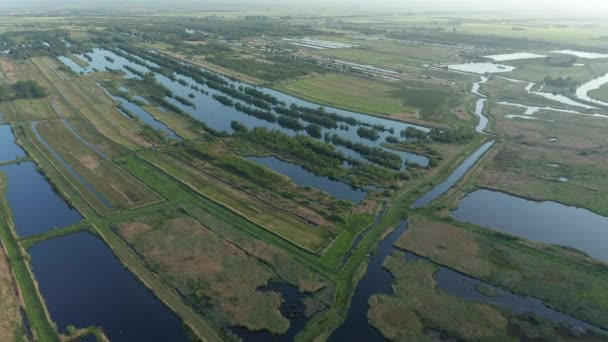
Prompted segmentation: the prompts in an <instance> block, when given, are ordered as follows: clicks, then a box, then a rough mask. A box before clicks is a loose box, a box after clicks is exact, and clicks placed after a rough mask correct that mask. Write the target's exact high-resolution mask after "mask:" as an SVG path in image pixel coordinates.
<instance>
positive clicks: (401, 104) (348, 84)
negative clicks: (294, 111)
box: [277, 73, 468, 123]
mask: <svg viewBox="0 0 608 342" xmlns="http://www.w3.org/2000/svg"><path fill="white" fill-rule="evenodd" d="M277 90H280V91H284V92H286V93H289V94H291V95H294V96H297V97H300V98H302V99H305V100H308V101H310V102H313V103H319V104H322V105H327V106H332V107H336V108H342V109H347V110H351V111H355V112H360V113H366V114H371V115H379V116H385V117H388V118H391V119H395V120H404V121H407V120H415V119H422V120H428V121H433V122H441V123H450V122H454V121H455V120H456V117H455V116H454V115H452V114H451V110H452V109H455V108H458V107H463V108H464V107H466V106H467V101H468V99H467V96H464V97H463V96H462V94H460V93H459V92H457V91H456V89H454V88H453V87H441V86H437V85H432V84H427V83H425V82H422V81H398V82H380V81H375V80H373V79H366V78H361V77H358V76H352V75H348V74H334V73H331V74H325V75H323V76H319V77H311V78H303V79H300V80H297V81H292V82H288V83H283V84H280V85H278V86H277Z"/></svg>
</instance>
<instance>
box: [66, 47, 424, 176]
mask: <svg viewBox="0 0 608 342" xmlns="http://www.w3.org/2000/svg"><path fill="white" fill-rule="evenodd" d="M87 55H88V56H89V57H90V58H91V59H92V61H91V62H89V65H88V66H87V67H85V68H82V67H80V66H79V65H77V64H76V63H75V62H73V61H72V60H71V59H69V58H66V57H60V60H61V61H62V62H63V63H64V64H66V65H67V66H68V67H70V68H71V69H72V70H73V71H75V72H77V73H81V72H82V73H91V72H93V71H94V70H98V71H104V70H121V71H123V72H124V73H125V75H126V76H125V77H126V78H137V77H138V76H137V75H135V74H133V73H132V72H131V71H129V70H128V69H127V68H125V67H128V68H133V69H135V70H137V71H138V72H142V73H147V72H150V70H149V69H148V68H147V67H146V65H148V66H149V65H153V64H150V63H151V62H146V61H143V60H141V59H138V60H139V61H140V62H139V63H134V62H133V61H129V60H127V59H125V58H123V57H121V56H118V55H116V54H115V53H113V52H111V51H108V50H101V49H94V50H93V52H91V53H88V54H87ZM106 57H110V58H111V59H112V60H114V62H110V61H109V60H108V59H106ZM133 58H137V57H133ZM173 76H174V77H175V80H172V79H170V78H168V77H166V76H164V75H161V74H155V79H156V80H157V81H158V82H160V83H161V84H162V85H163V86H165V87H166V88H167V89H169V90H171V91H172V92H173V94H174V95H177V96H179V97H182V98H185V99H188V101H190V102H191V103H192V104H193V106H189V105H185V104H184V103H182V102H180V101H178V100H176V99H175V98H171V97H165V100H167V101H169V102H170V103H171V104H172V105H174V106H177V107H178V108H180V109H181V110H183V111H184V112H186V113H188V114H190V115H191V116H193V117H194V118H196V119H198V120H200V121H202V122H204V123H205V124H206V125H207V126H209V127H210V128H212V129H215V130H218V131H223V132H229V133H232V132H233V128H232V127H231V122H232V121H235V120H236V121H238V122H240V123H242V124H244V125H245V126H246V127H248V128H253V127H267V128H271V129H276V130H278V131H281V132H283V133H286V134H288V135H295V134H296V133H297V132H296V131H294V130H292V129H288V128H285V127H282V126H281V125H279V124H278V123H276V122H275V123H272V122H268V121H265V120H262V119H259V118H257V117H254V116H249V115H245V114H244V113H242V112H239V111H238V110H236V109H234V108H232V107H229V106H226V105H224V104H222V103H220V102H219V101H218V100H216V99H214V98H213V95H216V96H217V95H225V94H223V93H222V92H220V91H218V90H215V89H212V88H210V87H208V86H207V85H203V84H200V83H198V82H196V81H195V80H194V79H192V78H190V77H187V76H184V75H179V74H176V73H174V75H173ZM223 79H224V82H226V84H228V86H230V87H232V88H233V89H239V87H246V88H247V87H250V86H249V85H247V84H243V83H240V82H237V81H233V80H229V79H226V78H223ZM196 89H198V90H196ZM256 89H258V90H260V91H263V92H264V93H266V94H269V95H272V96H274V97H275V98H277V99H278V100H279V101H282V102H283V103H284V104H285V106H290V105H291V104H295V105H298V106H303V107H307V108H313V109H314V108H318V107H319V106H318V105H315V104H313V103H310V102H306V101H303V100H300V99H297V98H294V97H292V96H289V95H286V94H283V93H280V92H277V91H274V90H271V89H266V88H261V87H258V88H256ZM233 100H234V101H235V102H237V103H241V104H243V105H245V104H246V103H244V102H242V101H240V100H237V99H233ZM326 110H327V112H332V113H337V114H339V115H343V116H346V117H349V118H353V119H355V120H358V121H359V122H363V123H365V124H367V125H370V126H372V125H382V126H384V127H386V128H392V130H391V131H386V130H385V131H382V132H379V136H378V139H377V140H374V141H372V140H369V139H364V138H361V137H359V135H358V134H357V127H358V125H351V124H347V123H344V124H341V125H340V127H338V128H326V127H324V128H323V129H322V135H324V134H325V133H330V134H337V135H338V136H340V137H341V138H344V139H347V140H349V141H352V142H359V143H362V144H364V145H367V146H372V147H378V148H381V149H384V150H386V151H388V152H391V153H394V154H398V155H399V156H400V157H401V158H402V160H403V161H404V162H409V163H414V164H417V165H421V166H426V165H427V164H428V159H427V158H426V157H423V156H420V155H416V154H413V153H408V152H403V151H395V150H390V149H386V148H384V147H383V146H382V143H384V142H385V140H386V138H387V137H389V136H393V137H396V138H400V132H401V131H403V130H405V129H406V128H407V127H411V126H413V127H415V128H417V129H419V130H422V131H428V130H429V129H428V128H425V127H421V126H415V125H411V124H406V123H403V122H398V121H392V120H387V119H382V118H377V117H371V116H367V115H364V114H359V113H354V112H349V111H344V110H340V109H335V108H326ZM273 113H274V114H278V113H277V112H276V111H274V110H273ZM300 123H301V124H302V125H305V124H306V122H304V121H302V120H300ZM336 149H337V150H339V151H340V152H342V153H343V154H344V155H345V156H349V157H353V158H357V159H362V158H361V156H360V155H359V153H357V152H356V151H354V150H352V149H349V148H347V147H344V146H336ZM403 167H405V165H404V166H403Z"/></svg>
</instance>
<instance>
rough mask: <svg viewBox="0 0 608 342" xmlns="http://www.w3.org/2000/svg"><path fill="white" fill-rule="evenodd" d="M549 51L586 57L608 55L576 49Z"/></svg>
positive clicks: (605, 56) (593, 57)
mask: <svg viewBox="0 0 608 342" xmlns="http://www.w3.org/2000/svg"><path fill="white" fill-rule="evenodd" d="M551 52H555V53H561V54H566V55H572V56H576V57H580V58H587V59H598V58H608V55H607V54H605V53H595V52H585V51H577V50H557V51H551Z"/></svg>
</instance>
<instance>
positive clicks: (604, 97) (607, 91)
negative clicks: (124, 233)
mask: <svg viewBox="0 0 608 342" xmlns="http://www.w3.org/2000/svg"><path fill="white" fill-rule="evenodd" d="M589 96H591V97H592V98H594V99H596V100H600V101H604V102H608V84H604V85H603V86H601V87H600V88H599V89H596V90H592V91H590V92H589Z"/></svg>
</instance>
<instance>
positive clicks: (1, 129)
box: [0, 125, 25, 162]
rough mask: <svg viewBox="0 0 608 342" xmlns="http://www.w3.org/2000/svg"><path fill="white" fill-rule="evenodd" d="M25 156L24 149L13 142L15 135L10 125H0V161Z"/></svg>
mask: <svg viewBox="0 0 608 342" xmlns="http://www.w3.org/2000/svg"><path fill="white" fill-rule="evenodd" d="M23 157H25V151H23V149H22V148H21V147H20V146H19V145H17V143H15V135H14V134H13V130H12V128H11V126H10V125H0V162H7V161H11V160H16V159H19V158H23Z"/></svg>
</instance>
